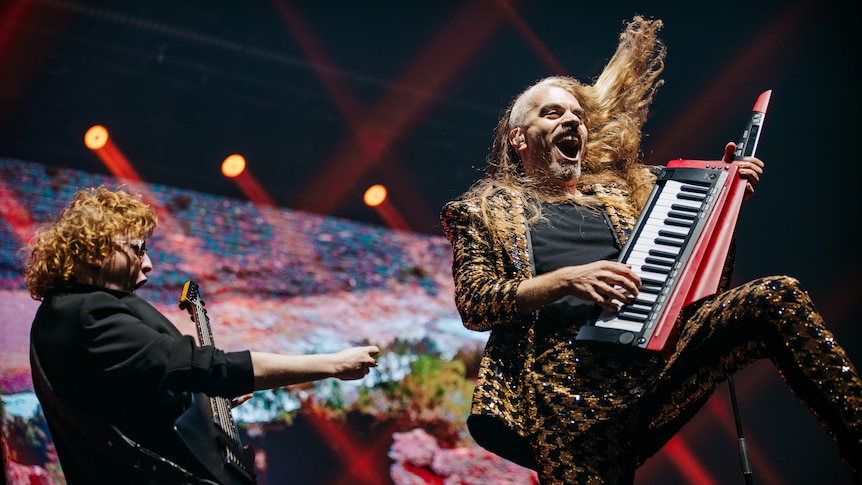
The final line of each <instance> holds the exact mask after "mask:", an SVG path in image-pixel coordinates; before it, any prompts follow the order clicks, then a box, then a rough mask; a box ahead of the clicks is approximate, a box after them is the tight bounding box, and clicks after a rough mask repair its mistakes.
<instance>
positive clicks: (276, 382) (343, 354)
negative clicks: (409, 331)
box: [251, 345, 380, 391]
mask: <svg viewBox="0 0 862 485" xmlns="http://www.w3.org/2000/svg"><path fill="white" fill-rule="evenodd" d="M379 352H380V349H378V348H377V347H376V346H373V345H369V346H364V347H350V348H347V349H344V350H342V351H340V352H336V353H332V354H308V355H284V354H274V353H269V352H252V353H251V363H252V366H253V367H254V389H255V390H256V391H260V390H264V389H272V388H275V387H282V386H289V385H291V384H299V383H302V382H310V381H316V380H320V379H326V378H328V377H335V378H338V379H343V380H354V379H361V378H362V377H364V376H365V375H366V374H368V369H369V368H371V367H376V366H377V361H376V360H374V356H375V355H377V354H378V353H379Z"/></svg>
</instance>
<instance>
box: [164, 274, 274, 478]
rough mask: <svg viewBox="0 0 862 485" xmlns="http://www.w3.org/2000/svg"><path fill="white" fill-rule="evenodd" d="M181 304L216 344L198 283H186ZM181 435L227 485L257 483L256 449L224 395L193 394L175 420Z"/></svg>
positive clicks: (203, 336)
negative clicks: (244, 435)
mask: <svg viewBox="0 0 862 485" xmlns="http://www.w3.org/2000/svg"><path fill="white" fill-rule="evenodd" d="M180 308H181V309H183V310H187V311H188V312H189V315H191V319H192V321H193V322H195V324H196V325H197V330H198V337H199V338H200V344H201V345H214V344H213V338H212V330H211V328H210V322H209V317H207V312H206V309H205V308H204V300H203V298H202V297H201V294H200V290H199V289H198V285H197V283H195V282H193V281H187V282H186V284H185V285H183V293H182V296H181V297H180ZM174 429H175V430H176V432H177V434H178V435H179V437H180V439H181V440H182V441H183V443H184V444H185V445H186V447H187V448H188V449H189V450H190V451H191V453H192V454H193V455H194V456H195V457H196V458H197V460H198V461H199V462H200V464H201V465H202V466H203V467H204V468H206V470H207V471H208V472H209V473H211V474H212V477H211V478H212V479H213V480H215V481H217V482H218V483H221V484H224V485H234V484H236V485H250V484H256V483H257V479H256V478H255V473H254V468H253V463H254V449H252V447H251V446H243V444H242V441H241V440H240V436H239V430H238V429H237V426H236V423H235V422H234V419H233V415H232V414H231V402H230V400H229V399H227V398H224V397H209V396H207V395H205V394H202V393H198V394H194V395H193V396H192V405H191V407H190V408H189V409H188V410H187V411H186V412H185V413H183V415H182V416H180V417H179V418H178V419H177V421H176V422H175V423H174Z"/></svg>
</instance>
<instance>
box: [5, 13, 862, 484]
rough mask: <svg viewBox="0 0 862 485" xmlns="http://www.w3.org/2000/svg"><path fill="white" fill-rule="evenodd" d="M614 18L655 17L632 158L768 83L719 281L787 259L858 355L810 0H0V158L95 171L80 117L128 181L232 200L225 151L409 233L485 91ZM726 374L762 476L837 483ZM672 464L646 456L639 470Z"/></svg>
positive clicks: (833, 98)
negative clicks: (116, 158)
mask: <svg viewBox="0 0 862 485" xmlns="http://www.w3.org/2000/svg"><path fill="white" fill-rule="evenodd" d="M634 14H643V15H645V16H649V17H657V18H661V19H663V20H664V21H665V28H664V29H663V30H662V34H661V37H662V38H663V39H664V40H665V42H666V44H667V46H668V56H667V68H666V70H665V73H664V75H663V78H664V79H665V80H666V85H665V86H663V87H662V88H661V89H660V90H659V93H658V96H657V98H656V102H655V104H654V106H653V116H652V118H651V119H650V120H649V121H648V122H647V125H646V127H645V132H646V133H647V136H646V137H645V138H644V144H643V151H644V158H645V160H646V161H647V162H649V163H665V162H667V161H668V160H670V159H673V158H695V159H710V158H716V157H720V156H721V153H722V149H723V146H724V143H725V142H726V141H730V140H735V139H736V138H737V137H738V136H739V134H740V132H741V130H742V128H743V127H744V124H745V122H746V121H747V119H748V116H749V113H750V111H751V107H752V105H753V103H754V100H755V99H756V98H757V96H758V95H759V94H760V93H761V92H763V91H764V90H767V89H772V90H773V95H772V103H771V105H770V107H769V112H768V115H767V120H766V123H765V126H764V131H763V135H762V139H761V144H760V148H759V150H758V156H759V157H760V158H762V159H763V160H765V161H766V163H767V172H766V175H765V177H764V180H763V182H762V184H761V185H760V186H759V187H758V189H757V196H756V198H755V199H754V200H753V201H751V202H748V203H746V205H745V206H744V208H743V212H742V215H741V220H740V222H739V225H738V226H737V227H738V231H737V236H738V239H739V243H740V246H739V247H740V253H739V257H738V262H737V275H736V278H737V279H739V280H747V279H751V278H754V277H756V276H761V275H766V274H778V273H781V274H790V275H792V276H795V277H798V278H799V279H800V280H802V282H803V284H804V286H806V287H807V288H808V289H809V290H810V291H811V293H812V294H813V296H814V299H815V302H817V304H818V306H819V308H820V310H821V311H822V312H823V313H824V315H825V317H826V319H827V321H828V323H829V326H830V328H832V329H833V331H834V332H835V334H836V337H837V338H838V340H839V341H840V342H842V343H843V344H844V345H845V347H847V349H848V352H849V353H850V355H851V358H852V359H853V360H854V362H856V363H857V364H859V363H860V362H862V345H860V338H862V331H860V329H859V326H858V323H857V322H858V318H857V317H856V314H855V312H854V311H855V310H856V307H857V306H858V303H859V301H860V298H859V296H858V295H857V291H858V289H859V285H858V283H857V281H858V275H859V273H860V269H862V265H860V257H859V252H858V251H856V250H855V247H856V246H857V244H855V241H854V237H853V236H854V235H855V233H856V232H858V231H857V230H856V229H855V228H854V226H855V225H856V223H857V222H856V218H855V216H856V211H857V209H858V207H859V203H858V197H857V196H858V192H855V191H856V190H857V189H856V187H857V186H858V183H857V180H856V174H857V172H856V171H855V170H852V167H853V166H854V165H855V163H856V162H855V159H856V157H857V153H856V151H857V148H856V143H857V142H858V140H859V131H860V130H859V123H858V121H857V119H858V118H857V114H858V113H859V112H860V101H859V89H858V84H859V83H858V77H857V76H856V74H855V71H856V70H858V68H857V66H856V64H858V61H859V59H860V53H859V41H860V36H859V34H858V33H857V29H856V26H855V21H854V18H853V17H852V16H851V15H850V13H849V10H847V9H846V8H839V7H837V6H832V5H831V4H829V3H814V2H810V3H809V2H795V3H794V2H723V3H722V4H721V5H719V4H718V2H696V3H695V2H691V3H684V2H650V3H649V5H648V6H647V5H646V4H644V5H640V4H637V3H635V2H589V3H588V2H563V1H533V2H527V1H523V2H514V1H513V2H508V3H507V2H503V1H502V0H501V1H486V2H449V1H434V2H394V1H380V2H347V1H333V2H284V1H270V2H265V1H244V2H241V1H235V2H231V1H224V0H214V1H205V0H197V1H179V0H178V1H137V2H133V1H113V2H109V1H92V2H83V1H62V0H56V1H49V0H45V1H21V0H5V1H0V15H2V18H0V156H5V157H11V158H18V159H22V160H26V161H32V162H39V163H43V164H46V165H52V166H54V165H56V166H63V167H71V168H76V169H81V170H86V171H90V172H97V173H101V172H106V171H107V169H106V168H105V166H104V165H103V164H102V162H101V161H100V159H99V158H98V157H97V156H95V155H94V154H93V153H92V152H90V151H89V150H87V149H86V148H85V147H84V145H83V141H82V140H83V135H84V132H85V131H86V130H87V129H88V128H89V127H90V126H91V125H93V124H103V125H105V126H106V127H108V129H109V130H110V132H111V137H112V140H113V142H114V143H115V144H116V146H117V147H118V148H119V149H120V150H121V151H122V153H123V154H124V155H125V156H126V157H127V158H128V159H129V161H130V162H131V163H132V165H133V166H134V167H135V169H136V170H137V171H138V173H139V174H141V176H142V177H143V178H144V179H145V180H146V181H148V182H152V183H158V184H165V185H170V186H177V187H184V188H189V189H193V190H198V191H202V192H207V193H213V194H217V195H223V196H227V197H236V198H244V197H245V195H244V194H243V192H242V191H241V190H240V189H239V188H238V187H237V185H236V184H235V182H234V181H232V180H229V179H225V178H224V177H223V176H222V175H221V174H220V168H219V167H220V164H221V161H222V160H223V159H224V157H226V156H227V155H229V154H231V153H242V154H243V155H244V156H245V157H246V158H247V160H248V163H249V170H250V173H251V174H252V175H253V177H254V178H255V179H256V180H257V181H258V183H259V184H260V185H261V186H262V187H263V188H264V190H265V191H266V192H267V194H268V195H269V196H270V197H271V198H272V200H274V201H275V202H276V203H277V204H278V205H281V206H284V207H288V208H293V209H298V210H305V211H310V212H315V213H322V214H329V215H332V216H336V217H343V218H349V219H354V220H358V221H363V222H368V223H371V224H381V225H383V224H385V221H384V220H383V219H382V218H381V217H380V216H379V215H378V214H377V212H375V211H374V210H372V209H369V208H367V207H365V206H364V205H363V204H362V200H361V198H362V193H363V192H364V190H365V189H366V188H367V187H368V186H369V185H371V184H374V183H384V184H386V185H387V187H388V188H389V191H390V197H391V199H390V200H391V204H392V206H393V207H394V209H395V210H396V211H397V212H398V213H399V214H400V215H401V217H402V218H403V219H404V221H405V222H406V225H407V227H408V228H409V229H411V230H414V231H417V232H421V233H426V234H433V235H440V234H442V233H441V230H440V225H439V222H438V219H437V214H438V211H439V209H440V208H441V206H442V205H443V204H444V203H445V202H446V201H447V200H449V199H450V198H452V197H454V196H456V195H458V194H459V193H461V192H462V191H463V190H464V189H466V188H467V187H468V186H469V185H470V184H471V183H472V182H473V181H474V180H476V179H477V178H478V177H480V176H481V174H482V170H483V167H484V160H485V157H486V155H487V153H488V150H489V147H490V142H491V138H492V135H493V130H494V127H495V125H496V121H497V119H498V117H499V115H500V113H501V112H502V110H503V109H504V108H505V106H506V104H507V103H508V101H509V99H511V97H512V96H514V95H516V94H517V93H518V92H520V91H521V90H522V89H523V88H524V87H525V86H527V85H528V84H531V83H532V82H533V81H535V80H536V79H538V78H540V77H543V76H546V75H550V74H556V73H563V72H564V73H568V74H572V75H575V76H576V77H578V78H580V79H582V80H584V81H590V80H592V79H593V78H594V77H595V76H597V75H598V73H599V72H600V70H601V68H602V66H603V65H604V63H605V62H606V61H607V59H608V58H609V57H610V55H611V54H612V53H613V50H614V48H615V47H616V44H617V37H618V34H619V32H620V31H621V29H622V27H623V23H624V21H625V20H627V19H630V18H631V17H632V16H633V15H634ZM737 390H738V392H739V393H740V404H741V406H742V413H743V419H744V420H745V424H746V426H747V427H748V428H750V430H749V437H748V439H749V441H750V442H751V445H752V447H753V448H755V451H756V453H757V456H758V461H756V462H755V475H756V477H757V478H759V479H760V481H761V482H762V483H770V480H777V481H773V482H772V483H807V482H809V481H812V480H815V479H819V480H820V481H821V482H822V483H842V480H846V479H847V478H846V475H847V473H846V471H845V470H844V469H843V468H842V467H841V464H840V463H839V462H838V461H837V458H836V456H835V452H834V449H833V448H832V447H831V444H830V442H829V440H828V439H827V438H826V437H825V434H824V433H823V432H822V431H821V430H820V429H819V427H818V426H817V423H816V421H815V420H813V418H811V417H810V415H808V414H807V412H806V411H805V409H804V408H803V407H802V406H800V405H798V404H797V403H796V402H795V400H794V398H793V397H792V396H791V395H790V394H789V392H787V390H786V388H784V387H783V384H782V383H781V382H780V379H779V378H778V376H777V373H776V372H775V370H774V369H773V368H772V367H771V366H769V365H768V364H764V365H760V364H758V365H757V366H755V367H753V368H751V369H747V370H746V371H744V372H743V373H742V374H741V375H740V376H739V377H738V379H737ZM713 402H720V401H719V400H718V399H716V400H714V401H713ZM723 402H724V403H726V400H725V401H723ZM719 405H720V404H719ZM728 406H729V404H728ZM702 414H703V415H705V416H701V417H699V418H698V420H701V421H702V420H709V419H714V415H715V412H710V411H705V413H702ZM701 421H696V422H694V423H692V427H693V428H695V427H697V426H701V424H700V423H701ZM702 427H703V428H706V429H708V430H709V431H708V432H704V433H701V434H696V432H690V433H689V434H688V435H686V436H688V441H690V442H691V443H689V444H690V446H691V447H692V448H693V450H694V452H695V454H696V456H697V458H698V459H699V460H703V462H704V463H705V464H706V465H705V466H706V467H707V469H708V472H709V474H711V475H712V476H713V477H714V478H715V480H716V482H717V483H729V482H731V483H732V481H734V480H740V481H741V479H740V478H738V477H739V474H738V465H737V463H736V455H735V453H736V452H735V443H734V440H733V436H732V430H731V431H730V432H729V433H730V435H727V434H721V433H718V435H716V428H714V427H710V426H708V425H706V424H704V425H702ZM680 476H681V475H680V473H679V472H678V471H676V469H675V468H673V467H672V466H671V465H670V464H669V462H667V461H662V462H661V463H660V464H659V465H653V466H651V467H650V465H649V464H648V465H647V467H645V469H644V470H643V472H642V474H641V478H640V480H641V482H642V483H677V482H673V480H677V479H678V480H682V478H679V477H680ZM689 476H690V475H689ZM725 477H729V478H725ZM679 483H686V482H685V481H680V482H679Z"/></svg>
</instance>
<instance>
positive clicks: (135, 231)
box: [23, 187, 157, 300]
mask: <svg viewBox="0 0 862 485" xmlns="http://www.w3.org/2000/svg"><path fill="white" fill-rule="evenodd" d="M156 224H157V218H156V214H155V212H153V210H152V208H150V206H149V205H147V204H145V203H144V202H142V201H141V197H140V194H130V193H128V192H126V191H124V190H122V189H118V190H109V189H107V188H105V187H95V188H88V189H83V190H79V191H77V192H76V193H75V195H74V197H73V198H72V201H71V202H70V203H69V205H68V206H67V207H66V208H65V209H63V211H62V212H61V213H60V215H59V216H57V218H56V219H55V220H54V221H53V222H51V223H49V224H46V225H43V226H42V227H40V228H39V229H37V230H36V234H35V236H34V237H33V239H32V240H31V241H30V244H28V245H27V246H26V247H25V248H23V250H24V251H26V253H27V255H28V259H27V261H26V262H25V264H24V266H25V270H24V281H25V283H26V285H27V290H28V291H29V292H30V296H31V297H33V299H35V300H41V299H42V298H44V296H45V294H46V293H47V292H48V291H49V290H51V289H53V288H57V287H64V286H69V285H71V284H73V283H75V282H76V281H77V277H76V275H77V274H78V273H79V271H80V270H81V269H83V267H84V266H85V265H88V264H99V263H100V262H101V261H103V260H104V259H105V258H107V257H108V256H110V254H111V253H112V252H113V251H114V240H115V239H116V238H117V237H118V236H123V237H132V238H146V237H149V236H150V235H152V233H153V230H154V229H155V228H156Z"/></svg>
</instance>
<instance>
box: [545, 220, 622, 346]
mask: <svg viewBox="0 0 862 485" xmlns="http://www.w3.org/2000/svg"><path fill="white" fill-rule="evenodd" d="M542 213H543V215H544V216H545V218H544V220H542V221H539V222H537V223H536V224H534V225H532V226H531V227H530V239H531V242H532V246H533V264H534V265H535V271H536V274H537V275H540V274H543V273H547V272H550V271H553V270H555V269H558V268H562V267H564V266H576V265H582V264H587V263H591V262H593V261H599V260H612V261H613V260H616V259H617V258H618V257H619V254H620V247H619V244H618V243H617V240H616V238H615V237H614V233H613V229H612V228H611V226H610V222H609V221H608V219H607V217H606V216H605V215H604V213H603V212H602V211H601V209H596V208H591V207H585V206H582V205H577V204H568V203H564V204H544V205H543V206H542ZM594 308H595V305H594V304H593V303H591V302H586V301H584V300H581V299H579V298H576V297H574V296H566V297H563V298H561V299H559V300H557V301H555V302H554V303H551V304H550V305H547V306H545V307H544V308H542V309H541V310H540V311H539V324H538V326H537V331H538V332H539V333H540V334H542V333H544V332H549V331H552V330H553V329H558V328H563V327H575V328H579V327H580V326H581V324H583V322H584V321H586V320H587V319H588V318H590V316H591V315H592V313H593V310H594Z"/></svg>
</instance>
